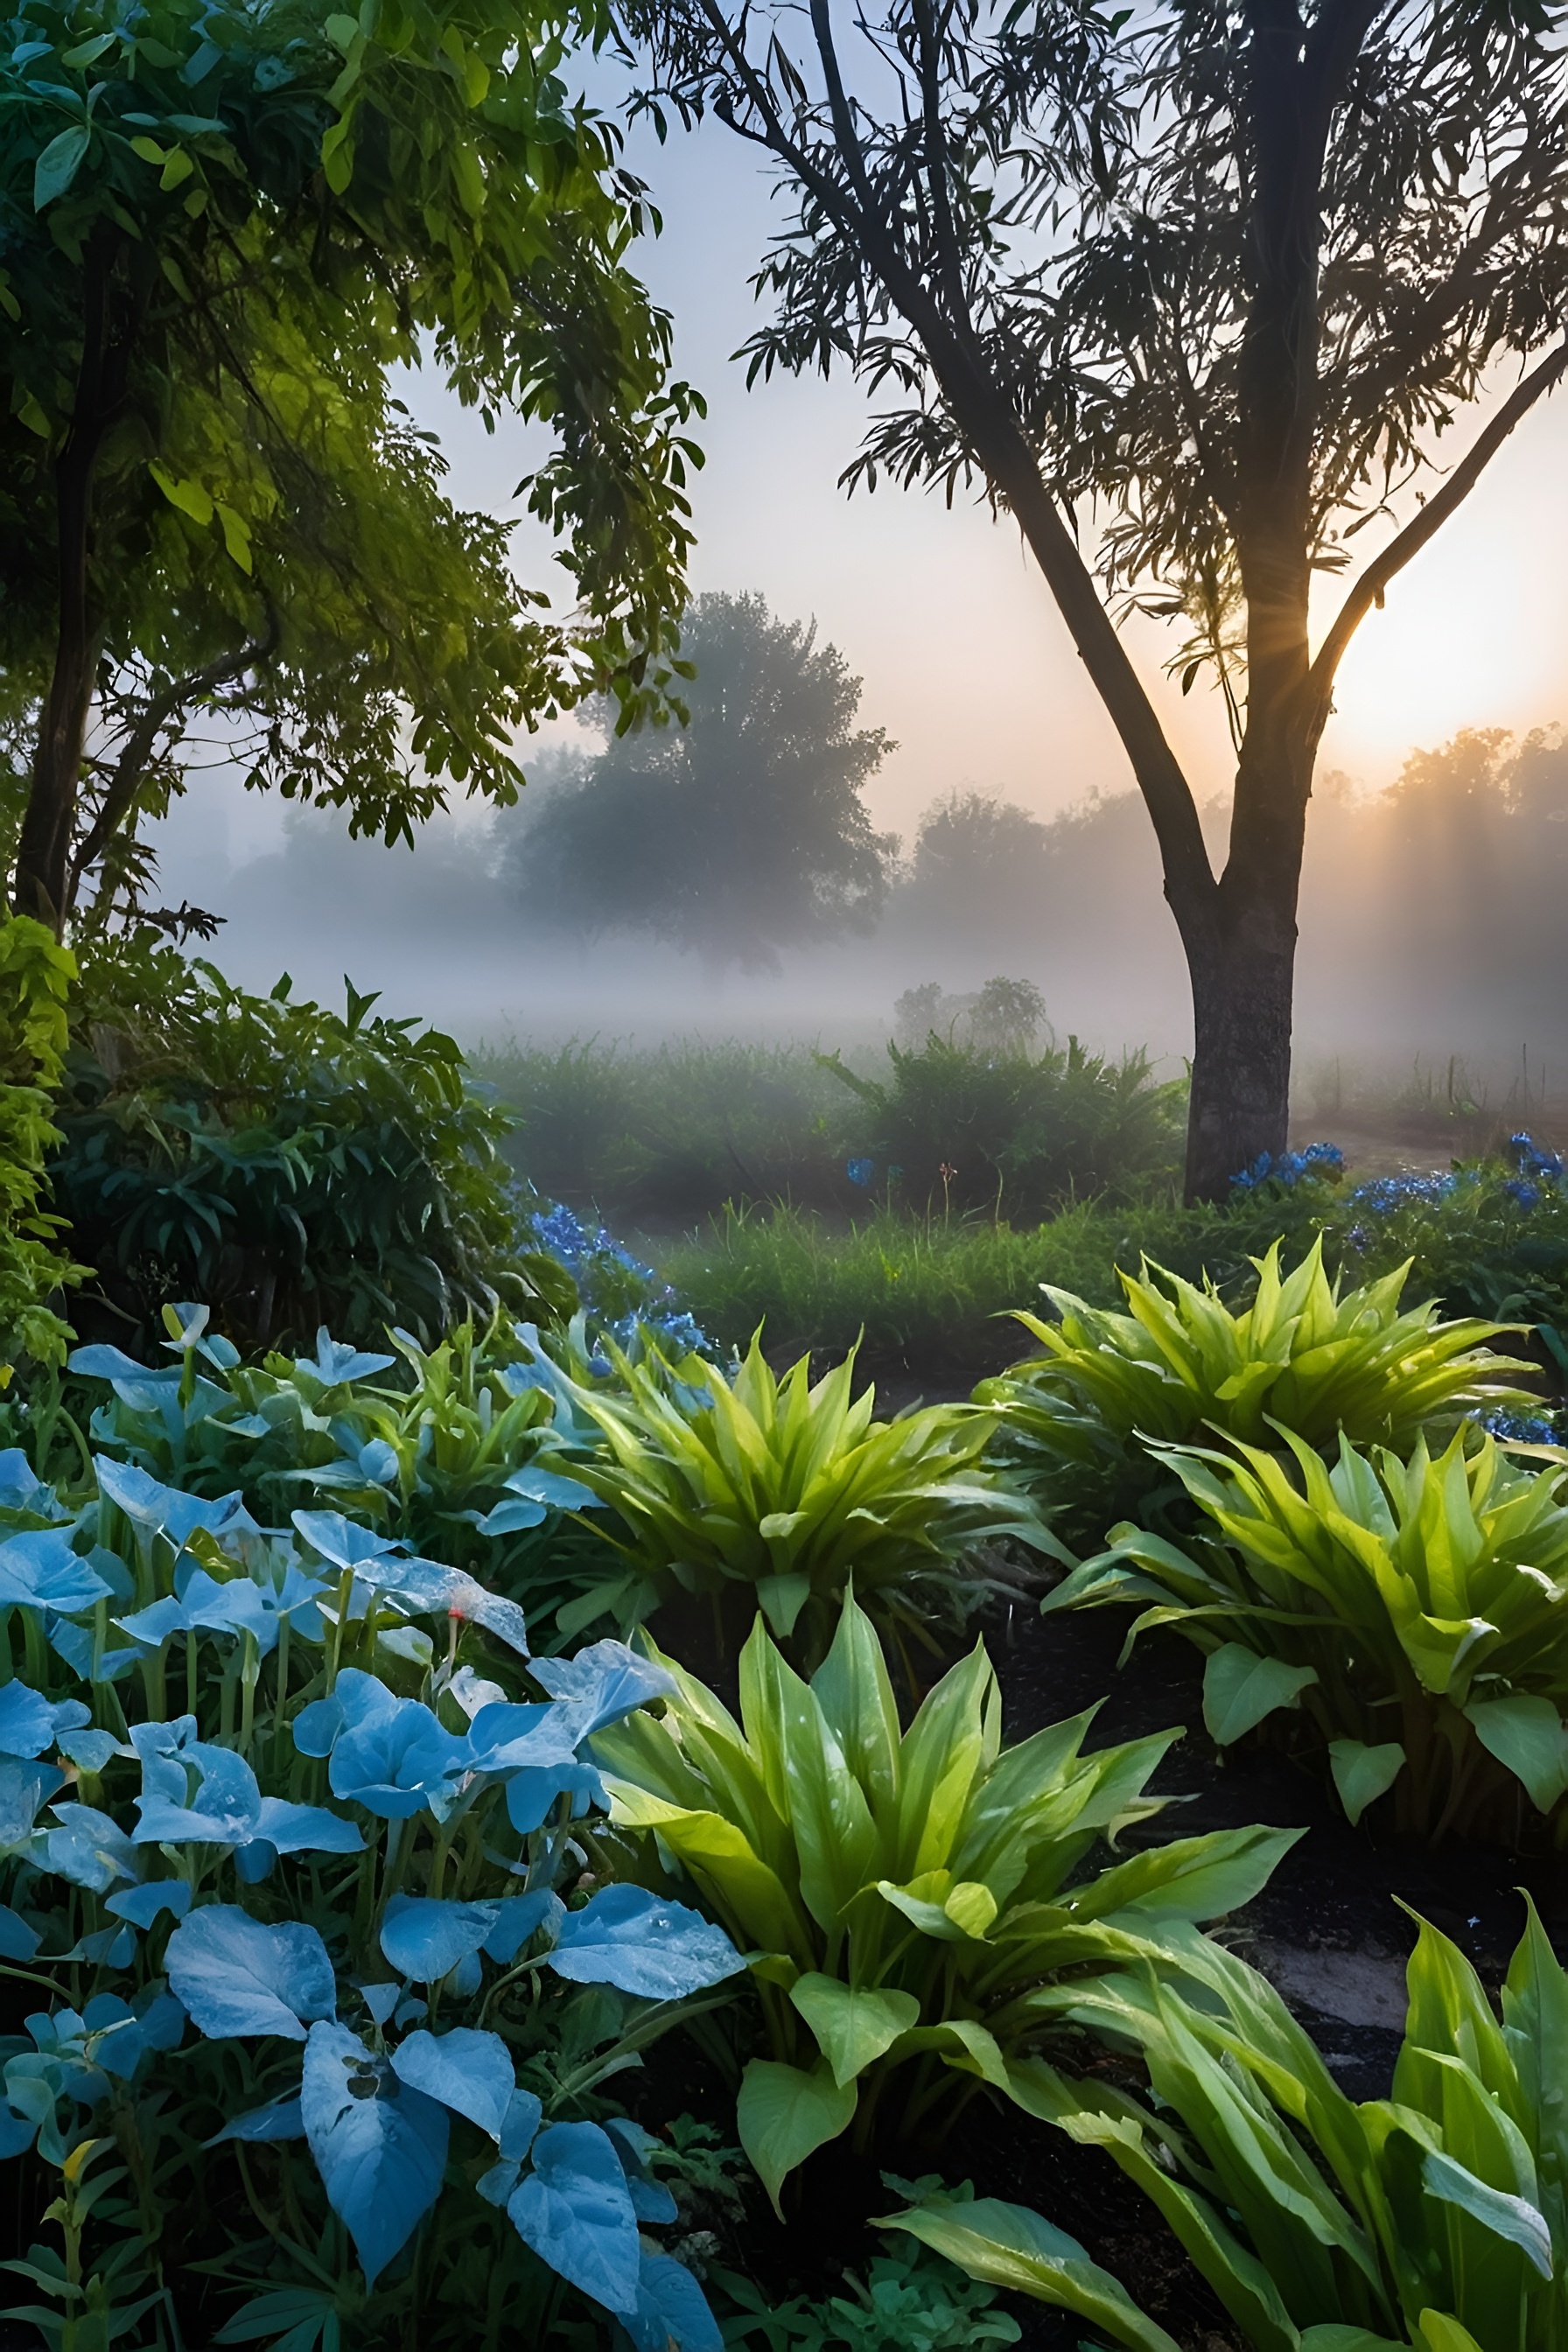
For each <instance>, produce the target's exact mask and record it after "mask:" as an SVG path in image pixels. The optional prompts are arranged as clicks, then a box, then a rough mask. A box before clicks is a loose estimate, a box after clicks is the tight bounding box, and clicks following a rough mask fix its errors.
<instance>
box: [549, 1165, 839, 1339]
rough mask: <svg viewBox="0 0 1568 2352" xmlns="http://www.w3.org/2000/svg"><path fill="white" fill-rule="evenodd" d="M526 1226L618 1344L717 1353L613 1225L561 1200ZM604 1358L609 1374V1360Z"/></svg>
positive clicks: (594, 1320) (592, 1320)
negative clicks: (641, 1340)
mask: <svg viewBox="0 0 1568 2352" xmlns="http://www.w3.org/2000/svg"><path fill="white" fill-rule="evenodd" d="M868 1164H869V1163H868ZM523 1228H524V1233H525V1235H526V1236H527V1237H528V1239H529V1241H530V1244H531V1246H532V1247H533V1248H534V1249H538V1250H543V1251H545V1252H546V1253H547V1254H548V1255H550V1256H551V1257H552V1258H555V1259H557V1260H558V1261H559V1263H560V1264H561V1265H563V1266H564V1267H565V1269H566V1271H567V1273H568V1274H569V1275H570V1276H572V1279H573V1281H574V1283H575V1284H576V1286H577V1293H578V1296H579V1297H580V1298H581V1299H582V1302H583V1305H584V1307H585V1308H586V1310H587V1314H588V1318H589V1321H590V1323H592V1324H594V1325H595V1326H596V1327H597V1328H598V1329H600V1330H601V1331H604V1332H606V1333H607V1334H608V1335H609V1337H610V1338H611V1339H614V1341H615V1342H616V1346H617V1347H618V1348H626V1349H629V1348H631V1347H632V1345H633V1343H634V1341H635V1340H636V1339H637V1335H638V1332H639V1331H641V1332H645V1333H647V1334H649V1335H651V1337H652V1338H654V1339H657V1340H658V1343H659V1345H660V1346H661V1347H663V1348H665V1349H669V1350H670V1351H672V1352H674V1353H676V1354H679V1355H687V1354H694V1355H699V1356H710V1355H711V1354H712V1352H713V1346H712V1342H711V1340H710V1339H709V1338H708V1335H707V1333H706V1332H705V1331H704V1330H703V1329H702V1328H701V1326H700V1324H699V1323H698V1321H697V1320H696V1318H695V1317H693V1316H692V1315H690V1314H689V1313H688V1312H687V1310H686V1309H685V1308H684V1307H682V1306H681V1305H680V1302H679V1298H678V1297H676V1294H675V1292H674V1291H673V1290H672V1289H671V1288H670V1286H669V1285H668V1283H661V1282H660V1281H659V1278H658V1275H657V1273H656V1272H655V1271H654V1269H653V1267H652V1266H651V1265H644V1264H643V1262H642V1260H641V1259H640V1258H638V1257H634V1256H633V1255H632V1253H631V1251H630V1250H629V1249H627V1248H626V1245H625V1244H624V1243H621V1242H618V1241H616V1237H615V1235H614V1234H612V1233H611V1232H610V1230H609V1228H608V1227H607V1226H605V1225H600V1226H599V1227H598V1228H597V1230H596V1231H595V1232H590V1231H589V1229H588V1227H587V1226H586V1225H585V1224H584V1223H583V1220H582V1219H581V1217H579V1216H578V1215H577V1213H576V1212H575V1210H574V1209H569V1208H568V1207H567V1206H566V1204H565V1202H563V1201H556V1202H552V1205H551V1206H550V1207H549V1208H548V1209H534V1210H531V1211H525V1213H524V1215H523ZM602 1362H603V1368H604V1370H605V1371H606V1372H607V1371H608V1370H609V1369H610V1366H609V1360H608V1359H607V1358H605V1359H602ZM595 1369H596V1367H595Z"/></svg>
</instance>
